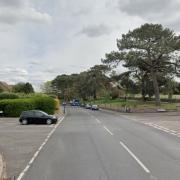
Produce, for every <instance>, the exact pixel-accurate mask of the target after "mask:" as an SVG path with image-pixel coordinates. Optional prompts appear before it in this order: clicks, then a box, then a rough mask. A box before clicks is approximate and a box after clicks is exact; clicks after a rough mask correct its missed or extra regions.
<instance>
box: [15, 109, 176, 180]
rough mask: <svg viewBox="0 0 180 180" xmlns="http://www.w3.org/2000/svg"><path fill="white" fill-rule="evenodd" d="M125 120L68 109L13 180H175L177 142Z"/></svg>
mask: <svg viewBox="0 0 180 180" xmlns="http://www.w3.org/2000/svg"><path fill="white" fill-rule="evenodd" d="M125 116H126V115H121V114H119V113H114V112H106V111H90V110H85V109H81V108H68V112H67V115H66V117H65V119H64V120H63V121H62V123H61V125H60V126H58V127H57V128H56V131H54V133H53V134H52V136H51V138H50V139H49V140H48V142H47V143H46V145H45V147H44V148H43V149H42V151H41V152H40V153H39V155H38V156H36V159H35V160H34V161H33V163H31V164H29V165H28V168H27V167H24V168H25V169H26V171H24V174H23V176H21V177H19V178H18V180H35V179H38V180H117V179H121V180H170V179H171V180H179V179H180V153H179V152H180V138H179V137H177V136H174V135H171V134H169V133H166V132H164V131H162V130H160V129H157V128H154V127H152V126H148V125H147V124H144V123H140V122H139V121H137V119H138V118H137V119H135V120H132V119H130V118H129V117H125ZM153 119H154V120H155V119H158V118H157V117H156V116H154V118H153Z"/></svg>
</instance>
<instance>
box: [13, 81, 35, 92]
mask: <svg viewBox="0 0 180 180" xmlns="http://www.w3.org/2000/svg"><path fill="white" fill-rule="evenodd" d="M13 92H15V93H26V94H30V93H34V88H33V86H32V84H30V83H29V82H27V83H18V84H16V85H14V86H13Z"/></svg>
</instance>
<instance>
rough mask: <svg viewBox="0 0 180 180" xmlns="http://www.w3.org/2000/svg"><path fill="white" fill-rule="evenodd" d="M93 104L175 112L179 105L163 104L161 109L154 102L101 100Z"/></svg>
mask: <svg viewBox="0 0 180 180" xmlns="http://www.w3.org/2000/svg"><path fill="white" fill-rule="evenodd" d="M91 103H92V104H98V105H105V104H106V105H109V106H111V107H125V106H128V107H131V108H136V109H155V108H156V109H157V108H163V109H166V110H175V109H176V106H177V104H176V103H161V106H160V107H157V106H156V105H155V103H154V102H142V101H138V100H127V101H125V100H123V99H116V100H111V99H101V100H96V101H91Z"/></svg>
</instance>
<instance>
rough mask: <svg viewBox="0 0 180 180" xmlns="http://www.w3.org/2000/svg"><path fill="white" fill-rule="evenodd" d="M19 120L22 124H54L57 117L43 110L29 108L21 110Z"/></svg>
mask: <svg viewBox="0 0 180 180" xmlns="http://www.w3.org/2000/svg"><path fill="white" fill-rule="evenodd" d="M19 122H20V123H21V124H23V125H26V124H48V125H50V124H55V123H57V117H55V116H52V115H48V114H47V113H45V112H43V111H38V110H31V111H23V112H22V113H21V116H20V118H19Z"/></svg>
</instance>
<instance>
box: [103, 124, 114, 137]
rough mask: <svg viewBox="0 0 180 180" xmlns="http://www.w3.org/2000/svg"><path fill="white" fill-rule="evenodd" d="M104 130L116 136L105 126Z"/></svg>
mask: <svg viewBox="0 0 180 180" xmlns="http://www.w3.org/2000/svg"><path fill="white" fill-rule="evenodd" d="M104 129H105V130H106V131H107V132H108V133H109V134H110V135H111V136H113V135H114V134H113V133H112V132H111V131H110V130H109V129H108V128H107V127H106V126H104Z"/></svg>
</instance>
